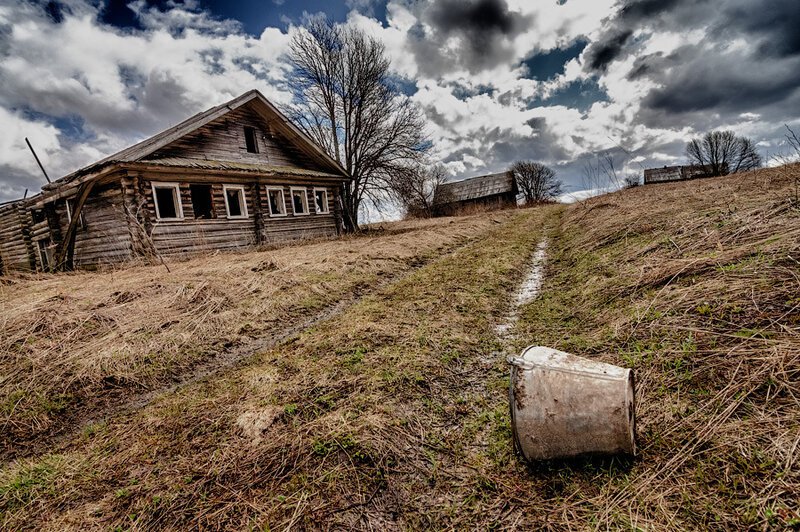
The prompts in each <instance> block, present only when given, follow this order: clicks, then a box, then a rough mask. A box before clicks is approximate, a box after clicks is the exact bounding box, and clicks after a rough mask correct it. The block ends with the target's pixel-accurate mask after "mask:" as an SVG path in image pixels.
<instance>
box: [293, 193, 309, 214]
mask: <svg viewBox="0 0 800 532" xmlns="http://www.w3.org/2000/svg"><path fill="white" fill-rule="evenodd" d="M305 196H306V191H305V190H292V206H293V207H294V213H295V214H306V213H307V212H308V207H307V206H306V201H307V200H306V197H305Z"/></svg>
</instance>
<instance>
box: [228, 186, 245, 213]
mask: <svg viewBox="0 0 800 532" xmlns="http://www.w3.org/2000/svg"><path fill="white" fill-rule="evenodd" d="M225 196H226V197H227V201H228V216H230V217H236V216H243V212H242V189H240V188H229V189H226V190H225Z"/></svg>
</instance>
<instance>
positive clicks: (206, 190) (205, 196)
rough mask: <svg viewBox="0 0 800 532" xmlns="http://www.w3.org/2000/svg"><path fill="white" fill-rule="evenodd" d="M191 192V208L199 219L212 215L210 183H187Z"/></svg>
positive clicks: (209, 217)
mask: <svg viewBox="0 0 800 532" xmlns="http://www.w3.org/2000/svg"><path fill="white" fill-rule="evenodd" d="M189 192H191V194H192V210H193V211H194V217H195V218H197V219H199V220H209V219H211V218H213V217H214V200H213V199H212V197H211V185H189Z"/></svg>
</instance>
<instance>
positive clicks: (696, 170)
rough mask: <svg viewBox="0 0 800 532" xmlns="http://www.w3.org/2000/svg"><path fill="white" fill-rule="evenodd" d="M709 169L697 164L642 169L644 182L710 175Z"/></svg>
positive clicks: (667, 181) (679, 179)
mask: <svg viewBox="0 0 800 532" xmlns="http://www.w3.org/2000/svg"><path fill="white" fill-rule="evenodd" d="M710 176H711V169H710V168H709V167H708V166H703V165H699V164H694V165H688V166H665V167H663V168H647V169H645V171H644V184H645V185H648V184H651V183H669V182H672V181H684V180H687V179H696V178H699V177H710Z"/></svg>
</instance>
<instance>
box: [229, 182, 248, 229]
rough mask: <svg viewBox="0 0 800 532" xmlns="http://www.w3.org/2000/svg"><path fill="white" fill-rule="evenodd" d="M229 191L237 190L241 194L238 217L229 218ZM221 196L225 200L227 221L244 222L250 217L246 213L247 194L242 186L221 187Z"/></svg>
mask: <svg viewBox="0 0 800 532" xmlns="http://www.w3.org/2000/svg"><path fill="white" fill-rule="evenodd" d="M229 190H238V191H240V192H241V193H242V196H241V198H242V205H241V207H242V214H240V215H238V216H231V208H230V205H228V191H229ZM222 196H223V197H224V198H225V214H226V215H227V217H228V219H229V220H244V219H245V218H249V217H250V213H249V212H247V192H246V190H245V186H244V185H222Z"/></svg>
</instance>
